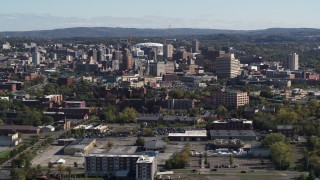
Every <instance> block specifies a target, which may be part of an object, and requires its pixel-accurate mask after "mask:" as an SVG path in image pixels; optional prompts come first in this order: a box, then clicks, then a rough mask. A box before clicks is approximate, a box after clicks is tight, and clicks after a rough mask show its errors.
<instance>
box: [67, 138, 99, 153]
mask: <svg viewBox="0 0 320 180" xmlns="http://www.w3.org/2000/svg"><path fill="white" fill-rule="evenodd" d="M95 144H96V139H87V138H84V139H83V138H82V139H77V140H75V141H74V142H72V143H71V144H70V145H68V146H67V147H65V148H64V154H65V155H74V154H76V153H82V154H87V153H88V152H89V151H90V150H91V149H92V148H93V147H94V146H95Z"/></svg>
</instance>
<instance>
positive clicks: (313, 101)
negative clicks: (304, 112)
mask: <svg viewBox="0 0 320 180" xmlns="http://www.w3.org/2000/svg"><path fill="white" fill-rule="evenodd" d="M308 107H309V108H318V107H319V101H318V100H317V99H315V98H311V99H309V101H308Z"/></svg>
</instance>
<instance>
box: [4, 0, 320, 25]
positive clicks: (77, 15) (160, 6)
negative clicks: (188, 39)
mask: <svg viewBox="0 0 320 180" xmlns="http://www.w3.org/2000/svg"><path fill="white" fill-rule="evenodd" d="M318 5H320V2H319V1H316V0H309V1H308V3H306V2H304V1H299V0H282V1H276V0H269V1H257V0H246V1H237V0H225V1H216V0H201V1H199V2H197V3H194V1H189V0H187V1H184V2H183V3H182V2H180V1H169V0H163V1H147V0H140V1H138V2H136V1H134V2H133V1H132V2H131V1H129V2H126V3H125V2H123V1H116V0H109V1H98V0H92V1H84V0H77V1H76V0H69V1H62V0H56V1H40V0H33V1H32V2H30V1H24V0H12V1H5V2H3V3H2V6H1V7H0V12H1V13H0V24H1V27H0V31H29V30H47V29H59V28H69V27H127V28H167V27H169V25H171V27H172V28H209V29H232V30H256V29H266V28H273V27H281V28H320V22H319V21H317V17H318V16H319V15H320V12H319V11H318V10H317V7H318Z"/></svg>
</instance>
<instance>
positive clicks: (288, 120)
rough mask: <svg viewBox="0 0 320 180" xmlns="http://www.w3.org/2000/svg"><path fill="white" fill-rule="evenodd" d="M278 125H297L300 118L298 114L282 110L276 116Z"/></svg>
mask: <svg viewBox="0 0 320 180" xmlns="http://www.w3.org/2000/svg"><path fill="white" fill-rule="evenodd" d="M276 118H277V121H278V124H295V123H297V122H298V119H299V116H298V114H297V113H296V112H294V111H292V110H288V109H280V110H279V111H278V113H277V115H276Z"/></svg>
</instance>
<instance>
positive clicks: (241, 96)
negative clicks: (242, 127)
mask: <svg viewBox="0 0 320 180" xmlns="http://www.w3.org/2000/svg"><path fill="white" fill-rule="evenodd" d="M246 104H249V96H248V94H247V93H246V92H213V93H212V105H213V106H214V107H219V106H220V105H223V106H225V107H226V108H229V109H232V108H238V107H240V106H244V105H246Z"/></svg>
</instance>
